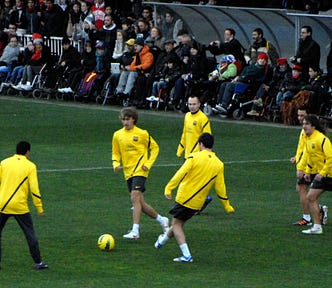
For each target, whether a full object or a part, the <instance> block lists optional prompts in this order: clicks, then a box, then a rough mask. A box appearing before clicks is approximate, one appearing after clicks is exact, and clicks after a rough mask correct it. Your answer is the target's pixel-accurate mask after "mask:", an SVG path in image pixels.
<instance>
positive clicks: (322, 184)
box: [310, 177, 332, 191]
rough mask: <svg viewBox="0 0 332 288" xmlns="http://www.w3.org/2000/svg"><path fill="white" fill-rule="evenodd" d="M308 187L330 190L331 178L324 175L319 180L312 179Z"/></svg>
mask: <svg viewBox="0 0 332 288" xmlns="http://www.w3.org/2000/svg"><path fill="white" fill-rule="evenodd" d="M310 188H312V189H322V190H324V191H332V178H329V177H324V178H322V180H321V181H316V180H314V181H312V183H311V186H310Z"/></svg>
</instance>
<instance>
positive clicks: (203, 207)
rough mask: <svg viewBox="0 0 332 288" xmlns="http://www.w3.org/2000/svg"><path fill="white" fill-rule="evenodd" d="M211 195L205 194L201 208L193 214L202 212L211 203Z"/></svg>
mask: <svg viewBox="0 0 332 288" xmlns="http://www.w3.org/2000/svg"><path fill="white" fill-rule="evenodd" d="M211 201H212V197H211V196H210V195H208V196H206V199H205V202H204V204H203V206H202V208H201V210H199V211H197V212H196V213H195V215H199V214H201V213H202V212H203V210H204V209H205V208H206V207H207V206H208V205H209V204H210V203H211Z"/></svg>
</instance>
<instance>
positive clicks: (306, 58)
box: [290, 26, 320, 78]
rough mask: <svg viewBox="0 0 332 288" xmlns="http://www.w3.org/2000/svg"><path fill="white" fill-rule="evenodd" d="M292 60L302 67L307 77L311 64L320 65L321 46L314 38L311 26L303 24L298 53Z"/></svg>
mask: <svg viewBox="0 0 332 288" xmlns="http://www.w3.org/2000/svg"><path fill="white" fill-rule="evenodd" d="M290 61H291V62H292V63H293V64H298V65H300V66H301V67H302V71H303V74H304V75H305V78H308V75H309V74H308V73H309V66H310V65H314V66H315V67H319V66H320V65H319V63H320V46H319V44H318V43H317V42H316V41H315V40H313V39H312V28H311V26H302V28H301V36H300V40H299V44H298V48H297V51H296V54H295V56H293V57H291V58H290Z"/></svg>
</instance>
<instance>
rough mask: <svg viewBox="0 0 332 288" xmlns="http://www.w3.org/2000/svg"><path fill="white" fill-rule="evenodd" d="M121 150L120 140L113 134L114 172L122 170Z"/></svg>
mask: <svg viewBox="0 0 332 288" xmlns="http://www.w3.org/2000/svg"><path fill="white" fill-rule="evenodd" d="M120 161H121V150H120V146H119V141H118V140H117V137H116V135H113V139H112V165H113V169H114V172H117V171H119V170H120V167H121V162H120Z"/></svg>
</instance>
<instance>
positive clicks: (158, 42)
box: [145, 26, 165, 50]
mask: <svg viewBox="0 0 332 288" xmlns="http://www.w3.org/2000/svg"><path fill="white" fill-rule="evenodd" d="M164 42H165V38H164V37H163V35H162V33H161V30H160V29H159V28H158V27H156V26H152V27H151V29H150V36H148V37H147V38H146V39H145V43H146V44H148V45H149V47H150V48H151V46H152V47H157V48H158V49H159V50H162V49H164Z"/></svg>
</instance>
